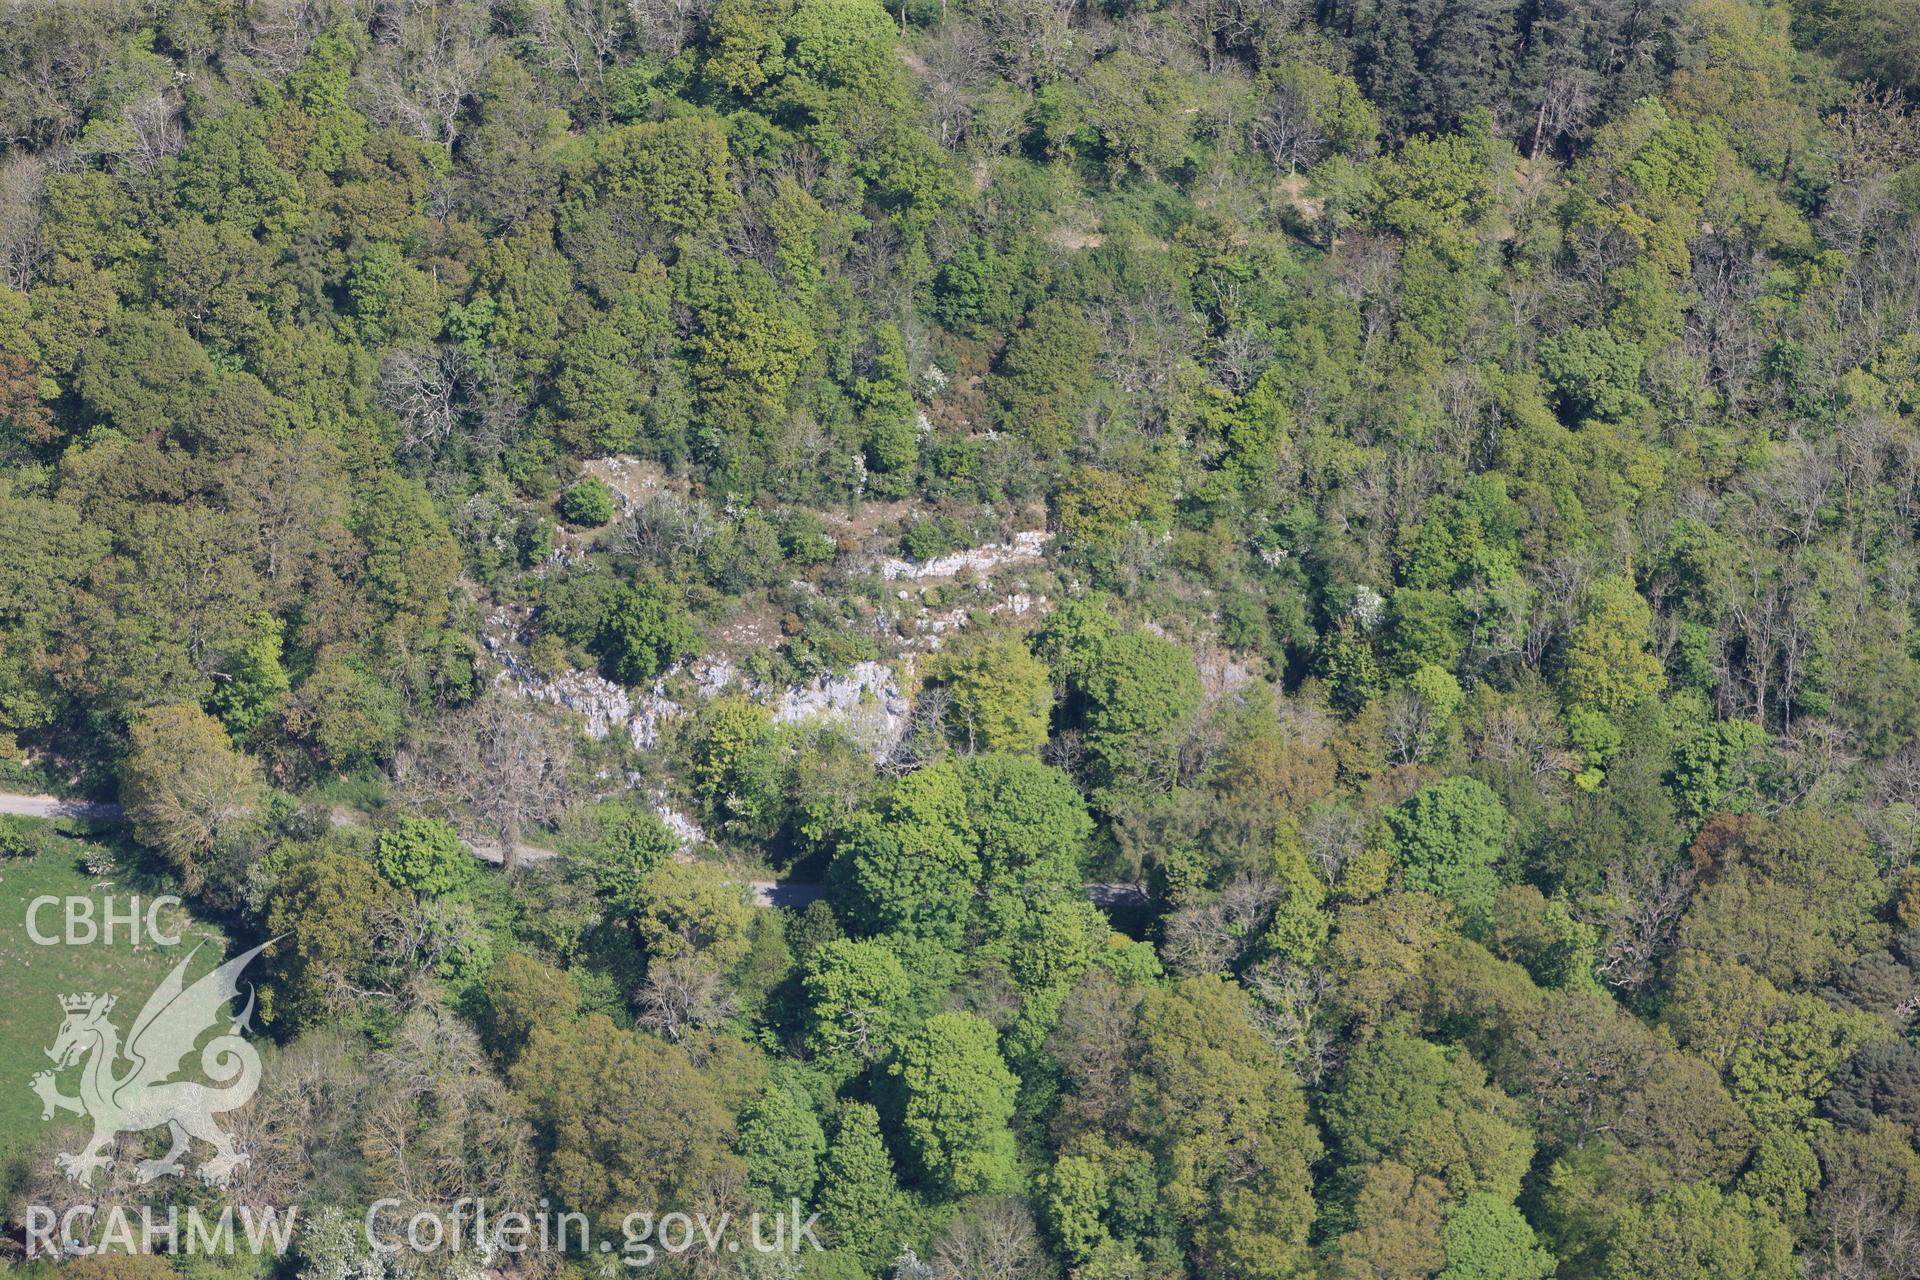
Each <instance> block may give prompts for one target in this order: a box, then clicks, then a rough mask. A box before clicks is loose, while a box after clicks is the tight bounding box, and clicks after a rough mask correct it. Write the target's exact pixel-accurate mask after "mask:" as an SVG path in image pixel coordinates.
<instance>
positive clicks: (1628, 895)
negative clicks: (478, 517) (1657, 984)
mask: <svg viewBox="0 0 1920 1280" xmlns="http://www.w3.org/2000/svg"><path fill="white" fill-rule="evenodd" d="M1697 880H1698V876H1697V874H1696V872H1695V871H1694V869H1693V868H1692V867H1691V866H1690V865H1687V864H1684V863H1679V862H1672V861H1665V862H1663V861H1661V860H1660V859H1659V858H1658V857H1657V855H1654V854H1652V853H1650V852H1646V851H1642V852H1641V853H1639V854H1637V855H1635V856H1634V857H1632V858H1631V859H1628V860H1624V861H1621V862H1616V863H1615V864H1613V865H1612V866H1611V867H1608V868H1607V873H1606V906H1605V908H1604V909H1603V910H1602V911H1601V913H1600V918H1599V921H1598V923H1599V924H1600V926H1601V927H1602V928H1604V929H1605V930H1606V931H1607V943H1606V947H1605V949H1604V950H1603V951H1602V953H1601V956H1600V961H1599V963H1598V964H1597V965H1596V966H1595V967H1596V968H1597V969H1598V970H1599V971H1600V976H1601V977H1603V978H1605V979H1606V980H1607V982H1608V983H1610V984H1612V985H1613V986H1616V987H1619V988H1621V989H1622V990H1626V991H1637V990H1639V989H1640V988H1641V987H1643V986H1645V985H1646V984H1647V983H1648V982H1649V981H1651V980H1652V978H1653V976H1654V974H1655V973H1656V972H1657V971H1658V969H1659V965H1660V961H1661V960H1662V959H1663V958H1664V957H1665V956H1666V954H1667V951H1668V950H1669V949H1670V948H1671V947H1672V945H1673V938H1674V933H1675V931H1676V930H1677V929H1678V928H1679V927H1680V917H1681V916H1682V915H1684V914H1685V913H1686V910H1687V903H1688V902H1690V901H1692V899H1693V889H1694V885H1695V883H1696V882H1697Z"/></svg>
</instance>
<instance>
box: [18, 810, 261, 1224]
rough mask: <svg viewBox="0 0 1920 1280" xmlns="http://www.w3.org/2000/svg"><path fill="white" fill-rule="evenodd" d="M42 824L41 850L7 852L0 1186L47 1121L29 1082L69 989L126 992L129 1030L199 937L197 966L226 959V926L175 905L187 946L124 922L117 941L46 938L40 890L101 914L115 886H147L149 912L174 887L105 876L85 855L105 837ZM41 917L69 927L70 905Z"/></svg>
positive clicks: (51, 927) (163, 918)
mask: <svg viewBox="0 0 1920 1280" xmlns="http://www.w3.org/2000/svg"><path fill="white" fill-rule="evenodd" d="M23 825H25V824H24V823H23ZM32 825H33V826H34V827H35V828H36V829H38V830H41V831H43V832H45V833H46V834H47V839H46V847H45V849H44V850H43V851H42V852H41V853H40V855H39V856H38V857H37V858H34V859H32V860H31V861H28V860H19V859H15V860H11V861H6V862H0V1187H4V1186H5V1184H6V1183H7V1181H8V1178H7V1173H6V1170H7V1166H9V1165H11V1164H13V1163H14V1162H15V1161H17V1160H19V1159H20V1158H21V1157H22V1156H24V1155H25V1154H26V1153H27V1152H29V1151H31V1150H32V1148H33V1146H34V1144H35V1143H36V1142H37V1141H38V1140H39V1138H40V1135H41V1134H42V1133H43V1132H44V1131H45V1130H46V1127H47V1126H46V1125H45V1124H43V1123H42V1121H41V1119H40V1100H39V1098H37V1097H36V1096H34V1094H33V1092H32V1090H31V1089H30V1088H29V1082H30V1081H31V1080H32V1078H33V1075H34V1073H35V1072H38V1071H43V1070H46V1069H47V1068H49V1067H50V1066H51V1065H52V1064H51V1063H50V1062H49V1061H48V1060H47V1057H46V1054H45V1050H46V1048H47V1046H48V1045H51V1044H52V1043H53V1039H54V1036H55V1035H56V1034H57V1033H58V1031H59V1029H60V1021H61V1017H62V1014H61V1010H60V997H61V996H63V995H67V994H69V993H73V992H81V991H96V992H101V991H104V992H111V993H112V994H114V995H116V996H118V997H119V1000H120V1004H119V1007H118V1008H116V1009H115V1010H114V1014H113V1021H114V1023H115V1025H117V1026H119V1027H121V1029H122V1030H123V1031H124V1030H125V1028H126V1027H127V1025H128V1024H129V1023H131V1022H132V1020H133V1017H134V1015H135V1014H136V1013H138V1012H139V1010H140V1006H141V1005H142V1004H143V1003H144V1002H145V1001H146V998H147V996H148V995H149V994H150V993H151V992H152V991H153V989H154V987H155V986H157V985H158V984H159V982H160V980H161V979H162V978H163V977H165V976H166V973H167V971H168V970H169V969H170V968H172V967H173V966H174V965H175V964H177V963H178V962H179V961H180V960H181V959H182V958H183V957H184V956H186V954H187V953H188V952H189V951H192V950H193V948H194V946H195V944H201V946H200V954H199V955H198V956H196V957H195V959H194V962H193V967H192V973H193V975H195V976H197V975H199V974H201V973H204V972H206V971H207V970H208V969H210V968H212V967H213V966H214V965H215V964H216V963H218V961H219V960H220V959H221V958H222V957H223V955H224V953H225V948H226V939H225V938H224V937H223V936H222V935H221V934H220V932H219V931H218V930H216V929H214V928H212V927H210V926H208V925H205V924H203V923H201V922H199V921H195V920H192V919H191V918H189V917H188V916H187V915H186V913H185V912H184V911H183V910H182V909H180V908H177V907H175V908H168V909H167V910H166V911H164V912H163V913H162V914H161V915H160V916H159V917H157V921H156V922H157V923H159V924H160V930H161V932H162V933H164V934H168V935H172V934H178V935H179V937H180V944H179V945H178V946H170V947H162V946H157V945H155V944H154V943H153V942H151V941H150V940H148V939H147V938H145V937H142V938H140V939H139V940H138V941H133V940H129V939H128V938H127V936H126V933H127V931H126V929H125V928H124V927H122V928H120V929H119V931H118V932H117V933H116V935H115V937H114V939H113V944H112V945H111V946H109V945H106V944H105V943H104V942H102V941H98V940H96V941H95V942H93V943H92V944H91V945H74V946H69V945H64V944H62V945H55V946H41V945H38V944H36V943H35V942H34V941H33V940H32V939H31V938H30V937H29V935H28V929H27V912H28V908H29V905H30V904H31V903H32V902H33V900H34V899H35V898H38V897H42V896H51V897H56V898H62V899H64V898H67V897H69V896H75V897H88V898H92V899H93V900H94V917H95V919H96V920H99V919H101V918H103V916H104V912H105V909H106V899H107V898H108V896H109V895H112V896H114V898H115V905H116V907H117V908H118V909H119V910H120V911H121V912H122V913H124V912H125V911H126V910H127V908H128V906H129V905H130V904H129V902H128V899H129V898H131V896H132V895H134V894H139V895H140V897H141V904H140V905H141V914H142V915H143V916H144V915H145V913H146V907H147V904H148V902H150V901H151V899H152V897H153V896H154V895H156V894H163V893H166V892H167V891H168V890H167V887H166V885H165V884H164V883H162V882H160V881H158V880H157V879H155V878H153V877H150V876H145V875H142V874H139V873H138V872H137V871H135V870H131V869H129V870H125V871H115V872H114V873H113V874H112V875H111V876H109V877H107V878H106V880H105V881H102V880H97V879H96V878H95V877H93V876H90V875H88V874H87V869H86V863H85V858H86V855H87V852H88V850H89V849H92V848H98V847H100V843H99V842H94V841H89V840H83V839H77V838H73V837H70V836H64V835H56V834H53V832H54V824H52V823H34V824H32ZM120 861H121V863H122V865H123V866H128V867H132V866H134V865H136V864H135V862H134V856H133V855H132V853H131V851H122V852H121V853H120ZM38 925H39V931H40V933H41V934H42V936H49V935H60V934H62V933H63V932H64V922H63V918H62V914H61V909H60V908H59V907H48V908H44V909H43V910H42V911H41V913H40V915H39V919H38ZM75 1078H77V1072H76V1071H74V1070H71V1069H70V1070H69V1071H68V1072H66V1073H64V1074H63V1075H62V1076H61V1083H62V1085H63V1087H64V1089H65V1091H66V1092H68V1093H71V1092H73V1081H74V1079H75ZM70 1118H71V1117H69V1119H70Z"/></svg>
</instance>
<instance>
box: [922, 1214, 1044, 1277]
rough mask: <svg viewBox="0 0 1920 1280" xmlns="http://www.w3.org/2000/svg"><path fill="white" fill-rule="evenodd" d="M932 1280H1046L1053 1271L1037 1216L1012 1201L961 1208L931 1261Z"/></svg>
mask: <svg viewBox="0 0 1920 1280" xmlns="http://www.w3.org/2000/svg"><path fill="white" fill-rule="evenodd" d="M927 1265H928V1267H929V1269H930V1271H931V1273H932V1280H1043V1277H1045V1276H1047V1275H1049V1274H1050V1273H1051V1271H1052V1264H1051V1263H1050V1262H1049V1261H1048V1260H1047V1254H1046V1250H1045V1249H1044V1248H1043V1247H1042V1246H1041V1243H1040V1233H1039V1231H1038V1229H1037V1228H1036V1227H1035V1226H1034V1222H1033V1212H1032V1210H1030V1209H1028V1208H1027V1206H1026V1204H1025V1202H1023V1201H1020V1200H1016V1199H1013V1198H1012V1197H998V1198H995V1199H991V1200H984V1201H976V1202H974V1203H973V1204H970V1205H968V1206H966V1207H965V1208H963V1209H962V1210H961V1212H960V1216H959V1217H957V1218H955V1219H954V1221H953V1222H952V1223H951V1224H949V1225H948V1227H947V1228H946V1230H944V1231H942V1232H941V1233H940V1235H939V1237H938V1238H937V1239H935V1240H934V1242H933V1248H932V1250H931V1251H930V1252H929V1253H928V1255H927Z"/></svg>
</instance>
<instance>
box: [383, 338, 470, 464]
mask: <svg viewBox="0 0 1920 1280" xmlns="http://www.w3.org/2000/svg"><path fill="white" fill-rule="evenodd" d="M471 387H472V371H471V369H470V368H469V365H468V360H467V355H466V352H464V351H462V350H461V349H460V348H459V347H456V346H454V345H452V344H451V343H444V342H443V343H438V344H436V345H434V346H430V347H402V348H400V349H399V350H397V351H393V352H389V353H388V355H387V358H386V359H384V360H382V361H381V362H380V384H379V392H378V394H379V397H380V403H381V405H382V406H384V407H385V408H386V409H387V410H389V411H390V412H391V413H392V414H393V415H394V416H395V417H397V418H398V419H399V420H400V444H399V449H398V452H400V453H402V454H408V453H422V452H427V453H431V452H432V451H434V450H436V449H438V448H439V447H440V445H441V444H443V443H445V441H446V440H447V439H448V438H449V437H450V436H452V435H453V432H454V428H455V427H456V426H457V425H458V424H459V421H460V401H461V399H462V398H463V396H464V395H465V394H466V393H467V392H468V391H469V390H470V389H471Z"/></svg>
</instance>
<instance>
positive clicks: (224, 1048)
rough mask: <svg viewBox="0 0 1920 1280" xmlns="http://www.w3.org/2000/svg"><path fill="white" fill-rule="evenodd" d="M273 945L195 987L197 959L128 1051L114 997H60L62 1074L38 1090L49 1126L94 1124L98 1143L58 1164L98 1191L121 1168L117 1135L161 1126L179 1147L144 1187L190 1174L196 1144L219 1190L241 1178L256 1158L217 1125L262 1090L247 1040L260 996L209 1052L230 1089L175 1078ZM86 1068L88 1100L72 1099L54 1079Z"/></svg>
mask: <svg viewBox="0 0 1920 1280" xmlns="http://www.w3.org/2000/svg"><path fill="white" fill-rule="evenodd" d="M271 945H273V943H272V942H271V941H269V942H265V943H262V944H261V945H260V946H257V947H255V948H254V949H253V950H251V951H249V952H247V953H246V954H245V955H241V956H236V957H234V958H233V959H232V960H229V961H227V962H226V963H225V964H223V965H221V966H220V967H219V968H218V969H215V970H214V971H213V972H212V973H209V974H208V975H206V976H205V977H204V978H201V979H200V980H199V981H198V982H195V983H194V984H193V985H192V986H188V985H187V983H186V973H187V965H188V963H189V962H191V961H192V959H193V955H192V954H191V953H190V954H189V955H188V956H187V957H186V959H184V960H182V961H181V962H180V963H179V964H177V965H175V966H174V967H173V971H172V972H171V973H169V974H168V975H167V976H166V978H165V979H164V980H162V981H161V983H160V985H159V986H158V987H157V988H155V989H154V992H153V994H152V995H151V996H148V997H147V1003H146V1004H145V1005H144V1006H143V1007H142V1008H141V1010H140V1016H139V1017H137V1018H135V1019H134V1020H133V1027H132V1029H131V1030H130V1031H128V1033H127V1043H126V1048H125V1050H124V1052H123V1050H122V1049H121V1046H120V1033H119V1031H118V1030H116V1029H115V1028H114V1025H113V1024H112V1023H111V1022H109V1021H108V1020H107V1015H108V1014H110V1013H112V1012H113V1006H114V997H112V996H110V995H95V994H93V993H92V992H91V991H89V992H87V993H86V994H84V995H74V996H62V997H61V998H60V1007H61V1008H62V1009H63V1010H65V1012H66V1015H67V1016H66V1021H64V1022H62V1023H61V1024H60V1034H59V1036H57V1037H56V1038H55V1040H54V1042H53V1047H52V1048H51V1049H48V1050H47V1056H48V1057H49V1058H52V1059H53V1062H54V1070H53V1071H42V1072H40V1073H39V1074H37V1075H35V1076H34V1077H33V1091H34V1092H35V1093H37V1094H39V1095H40V1103H41V1111H40V1118H41V1119H43V1120H51V1119H52V1118H53V1114H54V1112H56V1111H72V1112H76V1113H78V1114H80V1115H83V1116H91V1117H93V1139H92V1141H90V1142H88V1143H87V1145H86V1146H85V1147H84V1148H83V1149H82V1150H80V1151H78V1152H75V1153H71V1154H68V1153H64V1152H63V1153H62V1154H60V1155H59V1156H57V1157H55V1163H56V1164H58V1165H59V1167H60V1169H61V1170H62V1171H63V1172H64V1173H65V1174H66V1175H67V1176H68V1177H69V1178H71V1179H73V1180H74V1181H75V1182H78V1183H79V1184H81V1185H82V1186H91V1185H92V1184H93V1173H94V1170H96V1169H100V1168H111V1167H112V1166H113V1158H112V1157H111V1156H108V1155H106V1154H105V1151H106V1148H107V1144H108V1143H110V1142H112V1141H113V1139H114V1138H115V1137H116V1136H117V1135H119V1134H122V1133H129V1132H132V1133H137V1132H140V1131H142V1130H146V1129H154V1128H158V1127H159V1126H160V1125H166V1126H167V1128H168V1130H169V1131H170V1132H171V1134H172V1137H173V1146H172V1147H171V1148H170V1149H169V1150H168V1151H167V1154H166V1155H164V1156H162V1157H161V1158H160V1159H158V1160H142V1161H141V1162H140V1166H139V1174H138V1177H139V1181H141V1182H143V1183H144V1182H151V1181H153V1180H154V1179H155V1178H159V1177H163V1176H165V1175H166V1174H170V1173H178V1172H180V1160H181V1157H183V1156H185V1155H186V1154H187V1151H188V1149H189V1148H190V1147H191V1146H192V1140H193V1139H194V1138H198V1139H200V1140H201V1141H202V1142H205V1143H208V1144H209V1145H211V1146H212V1147H213V1149H214V1155H213V1156H212V1158H210V1159H208V1160H205V1161H203V1162H202V1163H201V1164H200V1166H199V1169H198V1170H197V1172H198V1173H199V1175H200V1177H201V1178H202V1179H204V1180H205V1181H206V1182H208V1183H209V1184H211V1185H213V1186H223V1185H225V1183H226V1181H227V1179H228V1178H229V1177H231V1176H232V1175H233V1171H234V1170H235V1169H237V1168H239V1167H240V1166H241V1165H243V1164H245V1163H246V1162H247V1156H246V1153H245V1152H241V1151H235V1150H234V1149H233V1140H232V1139H231V1138H230V1137H228V1136H227V1134H226V1133H225V1132H223V1131H222V1130H221V1129H220V1127H219V1126H218V1125H216V1124H214V1122H213V1117H214V1115H215V1114H216V1113H217V1112H222V1111H232V1110H233V1109H234V1108H236V1107H241V1106H245V1105H246V1103H247V1100H248V1099H249V1098H251V1097H253V1093H254V1090H255V1089H257V1088H259V1086H260V1055H259V1054H258V1053H257V1052H255V1050H254V1047H253V1046H252V1045H250V1044H248V1043H247V1041H246V1040H245V1038H243V1037H242V1036H241V1034H240V1033H241V1032H242V1031H243V1030H245V1029H246V1026H247V1022H248V1019H249V1018H250V1017H251V1016H252V1014H253V996H252V993H251V990H249V993H248V996H247V1006H246V1008H245V1009H243V1010H242V1011H241V1012H240V1016H239V1017H237V1018H234V1019H233V1020H232V1021H231V1023H230V1024H229V1026H228V1028H227V1030H226V1031H225V1032H223V1033H222V1034H220V1035H218V1036H215V1037H214V1038H213V1039H212V1040H209V1041H208V1042H207V1045H206V1047H205V1048H204V1049H202V1050H201V1051H200V1069H201V1071H202V1072H204V1073H205V1074H206V1076H207V1077H208V1078H209V1079H211V1080H213V1081H214V1082H215V1084H216V1085H218V1086H220V1087H218V1088H212V1087H209V1086H207V1085H204V1084H201V1083H200V1082H198V1081H195V1080H170V1079H169V1077H171V1076H172V1075H173V1074H174V1073H175V1072H177V1071H179V1070H180V1063H181V1060H182V1059H184V1058H185V1057H186V1056H187V1055H188V1054H189V1053H191V1052H192V1051H193V1046H194V1043H195V1042H196V1041H197V1040H199V1038H200V1036H201V1034H202V1033H203V1032H205V1031H206V1030H208V1029H209V1028H211V1027H212V1026H214V1025H215V1024H216V1023H218V1022H219V1021H220V1015H221V1011H222V1010H223V1009H224V1008H225V1007H226V1005H227V1002H228V1001H230V1000H233V999H235V998H236V997H237V996H238V995H239V994H240V986H239V977H240V971H241V970H242V969H245V968H246V967H247V965H248V963H249V962H250V961H252V960H253V958H254V957H255V956H257V955H259V954H260V953H261V952H262V951H264V950H266V948H267V947H269V946H271ZM198 950H199V949H198V948H197V947H196V948H195V951H196V952H197V951H198ZM123 1056H124V1057H125V1058H126V1060H127V1062H128V1064H129V1065H128V1067H127V1069H126V1071H125V1072H124V1073H122V1074H115V1072H116V1068H117V1067H118V1064H119V1062H120V1060H121V1058H122V1057H123ZM83 1059H84V1060H85V1063H86V1065H85V1066H84V1067H83V1068H82V1069H81V1073H80V1096H79V1097H77V1098H75V1097H68V1096H67V1095H65V1094H63V1093H61V1092H60V1089H59V1086H58V1085H57V1084H56V1083H55V1082H54V1073H55V1072H57V1071H63V1070H65V1069H66V1068H68V1067H70V1066H73V1065H74V1064H75V1063H77V1062H80V1061H82V1060H83Z"/></svg>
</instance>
